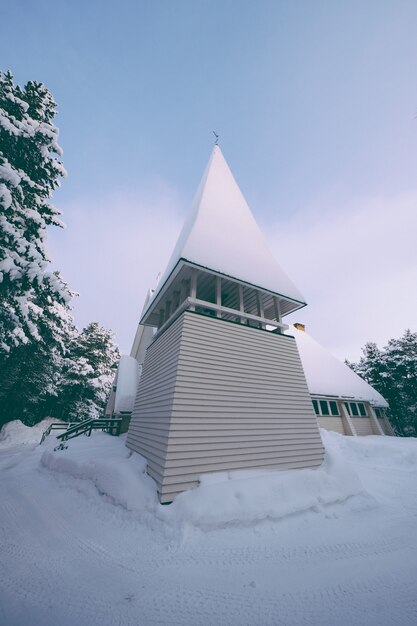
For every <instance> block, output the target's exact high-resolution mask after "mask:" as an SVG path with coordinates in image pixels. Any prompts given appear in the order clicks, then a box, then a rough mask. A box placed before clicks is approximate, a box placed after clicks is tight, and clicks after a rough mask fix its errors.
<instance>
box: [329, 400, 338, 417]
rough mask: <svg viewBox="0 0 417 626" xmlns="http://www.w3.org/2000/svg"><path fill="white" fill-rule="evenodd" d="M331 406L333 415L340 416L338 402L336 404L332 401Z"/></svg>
mask: <svg viewBox="0 0 417 626" xmlns="http://www.w3.org/2000/svg"><path fill="white" fill-rule="evenodd" d="M329 405H330V413H331V414H332V415H339V408H338V406H337V402H335V401H334V400H330V402H329Z"/></svg>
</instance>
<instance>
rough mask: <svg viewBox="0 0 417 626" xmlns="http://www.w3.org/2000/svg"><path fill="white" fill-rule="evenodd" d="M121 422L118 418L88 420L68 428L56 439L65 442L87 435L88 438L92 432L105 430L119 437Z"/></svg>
mask: <svg viewBox="0 0 417 626" xmlns="http://www.w3.org/2000/svg"><path fill="white" fill-rule="evenodd" d="M121 427H122V420H121V419H120V418H114V417H113V418H100V417H99V418H89V419H86V420H84V421H83V422H79V423H78V424H74V425H73V426H71V427H70V428H68V429H67V430H66V431H65V433H62V435H58V436H57V439H60V440H62V441H67V440H68V439H72V438H73V437H78V436H79V435H83V434H84V433H87V436H88V437H89V436H90V435H91V432H92V431H93V430H98V429H100V430H107V431H108V432H109V433H110V434H112V435H117V436H118V435H120V430H121Z"/></svg>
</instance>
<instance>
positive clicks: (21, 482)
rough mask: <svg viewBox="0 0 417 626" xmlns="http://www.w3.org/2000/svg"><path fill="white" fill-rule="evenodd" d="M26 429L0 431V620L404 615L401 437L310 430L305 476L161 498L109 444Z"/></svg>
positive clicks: (409, 513)
mask: <svg viewBox="0 0 417 626" xmlns="http://www.w3.org/2000/svg"><path fill="white" fill-rule="evenodd" d="M41 428H42V427H40V428H37V429H33V430H29V431H28V430H27V429H25V428H24V427H23V428H22V426H20V427H19V424H18V423H13V424H11V425H8V426H7V427H6V431H3V433H2V435H3V436H0V624H1V625H3V624H4V625H5V626H17V625H19V626H21V625H24V626H26V625H28V626H29V625H30V626H32V625H34V626H38V625H39V626H48V625H54V626H55V625H56V624H59V626H66V625H77V626H82V625H84V624H85V625H87V624H88V625H92V626H94V625H95V624H100V625H102V626H106V625H111V624H115V625H116V624H117V625H119V626H120V625H125V624H126V625H130V624H132V625H140V626H147V625H153V624H167V625H168V624H169V625H171V624H187V625H190V626H197V625H199V624H203V625H208V624H209V625H218V624H224V625H235V624H236V625H239V626H241V625H244V624H251V625H262V626H264V625H268V624H271V625H272V624H274V625H276V624H283V625H285V626H287V625H291V624H297V625H298V624H305V625H315V624H317V625H318V624H319V625H320V626H326V625H332V626H334V625H337V626H339V625H345V624H346V625H348V624H349V626H350V625H351V624H352V623H353V624H355V626H358V625H361V624H372V625H373V624H378V626H384V625H388V624H392V625H394V624H395V625H398V624H401V625H406V624H413V625H415V624H416V623H417V583H416V580H417V440H416V439H394V438H390V437H363V438H355V439H354V438H349V437H342V436H341V435H337V434H336V433H327V432H326V431H322V435H323V439H324V442H325V446H326V460H325V463H324V465H323V466H322V467H321V468H320V469H318V470H315V471H314V470H298V471H291V472H267V473H257V472H253V471H251V472H243V471H242V472H237V473H233V474H229V473H226V472H225V473H222V474H219V475H212V476H206V477H204V478H203V480H202V483H201V485H200V487H199V488H198V489H195V490H193V491H190V492H187V493H184V494H182V495H181V496H179V497H178V498H177V499H176V500H175V502H174V503H173V504H172V505H170V506H161V505H159V504H158V501H157V497H156V492H155V485H154V483H153V481H152V480H151V479H150V478H149V477H148V476H147V475H146V474H145V473H144V469H145V463H144V460H143V459H142V458H141V457H139V456H138V455H135V454H133V455H131V454H130V453H129V451H128V450H127V449H126V448H125V446H124V438H123V437H121V438H114V437H110V436H109V435H105V434H103V433H95V434H94V435H93V436H92V437H91V438H87V437H80V438H78V439H74V440H72V441H70V442H69V444H68V449H66V450H58V451H54V446H56V443H57V442H56V439H55V437H53V436H50V437H49V439H47V440H46V442H45V443H44V444H43V445H42V446H39V445H36V444H37V442H38V441H39V431H40V430H41ZM31 442H32V443H31Z"/></svg>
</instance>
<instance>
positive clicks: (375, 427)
mask: <svg viewBox="0 0 417 626" xmlns="http://www.w3.org/2000/svg"><path fill="white" fill-rule="evenodd" d="M368 408H369V419H370V420H371V424H372V430H373V431H374V432H375V431H376V432H375V435H384V436H385V433H384V431H383V430H382V428H381V424H380V423H379V419H378V418H377V416H376V414H375V411H374V408H373V406H371V405H370V404H368Z"/></svg>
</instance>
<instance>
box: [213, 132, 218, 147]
mask: <svg viewBox="0 0 417 626" xmlns="http://www.w3.org/2000/svg"><path fill="white" fill-rule="evenodd" d="M213 135H214V136H215V138H216V140H215V142H214V145H215V146H218V145H219V135H218V134H217V133H216V131H215V130H213Z"/></svg>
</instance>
